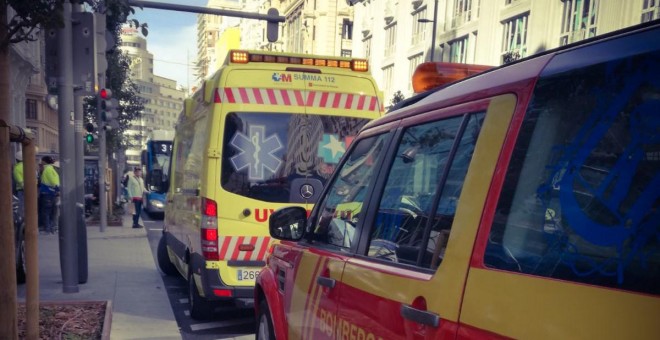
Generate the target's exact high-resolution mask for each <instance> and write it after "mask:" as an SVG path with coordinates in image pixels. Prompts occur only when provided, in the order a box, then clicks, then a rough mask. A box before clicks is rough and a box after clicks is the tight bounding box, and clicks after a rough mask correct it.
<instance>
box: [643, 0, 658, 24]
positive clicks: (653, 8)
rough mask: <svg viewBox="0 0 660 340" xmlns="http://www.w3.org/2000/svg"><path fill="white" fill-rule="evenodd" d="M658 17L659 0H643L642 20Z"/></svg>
mask: <svg viewBox="0 0 660 340" xmlns="http://www.w3.org/2000/svg"><path fill="white" fill-rule="evenodd" d="M658 18H660V0H644V3H643V4H642V22H649V21H651V20H655V19H658Z"/></svg>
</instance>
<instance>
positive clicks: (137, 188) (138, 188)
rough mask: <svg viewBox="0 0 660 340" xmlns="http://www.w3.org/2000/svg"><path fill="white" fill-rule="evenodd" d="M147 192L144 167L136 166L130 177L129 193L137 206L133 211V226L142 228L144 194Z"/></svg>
mask: <svg viewBox="0 0 660 340" xmlns="http://www.w3.org/2000/svg"><path fill="white" fill-rule="evenodd" d="M145 192H147V189H145V187H144V180H143V179H142V169H141V168H140V167H135V169H134V170H133V174H129V177H128V195H129V196H130V197H131V201H132V202H133V205H134V207H135V211H134V212H133V228H142V226H141V225H140V223H139V222H140V214H141V213H142V196H143V195H144V193H145Z"/></svg>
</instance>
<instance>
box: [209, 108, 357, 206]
mask: <svg viewBox="0 0 660 340" xmlns="http://www.w3.org/2000/svg"><path fill="white" fill-rule="evenodd" d="M368 121H369V120H367V119H360V118H351V117H339V116H324V115H307V114H280V113H277V114H275V113H259V112H239V113H230V114H228V115H227V119H226V121H225V131H224V142H223V150H222V175H221V185H222V187H223V188H224V189H225V190H227V191H229V192H232V193H235V194H238V195H241V196H245V197H249V198H253V199H257V200H261V201H265V202H273V203H306V202H315V201H316V198H318V195H320V193H321V190H322V189H323V186H324V185H325V183H326V181H327V179H328V178H329V177H330V175H331V174H332V172H333V171H334V169H335V167H336V165H337V163H338V162H339V160H340V159H341V157H342V156H343V155H344V153H345V152H346V149H347V148H348V146H349V145H350V143H351V142H352V141H353V138H355V136H356V135H357V133H358V131H359V130H360V129H361V128H362V127H363V126H364V125H365V124H366V123H367V122H368ZM306 185H307V186H306ZM304 186H305V187H304ZM303 187H304V188H303Z"/></svg>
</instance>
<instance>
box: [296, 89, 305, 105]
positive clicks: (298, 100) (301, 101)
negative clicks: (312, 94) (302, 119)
mask: <svg viewBox="0 0 660 340" xmlns="http://www.w3.org/2000/svg"><path fill="white" fill-rule="evenodd" d="M293 94H294V95H295V96H296V103H297V105H298V106H305V100H304V99H303V96H302V91H297V90H296V91H293Z"/></svg>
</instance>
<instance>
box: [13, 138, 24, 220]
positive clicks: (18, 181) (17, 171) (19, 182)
mask: <svg viewBox="0 0 660 340" xmlns="http://www.w3.org/2000/svg"><path fill="white" fill-rule="evenodd" d="M12 174H13V176H14V185H16V197H18V213H19V214H20V215H21V216H22V217H25V215H24V212H23V209H24V203H23V201H24V196H23V186H24V184H25V181H24V178H23V152H21V151H19V152H17V153H16V164H15V165H14V170H13V171H12Z"/></svg>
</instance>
